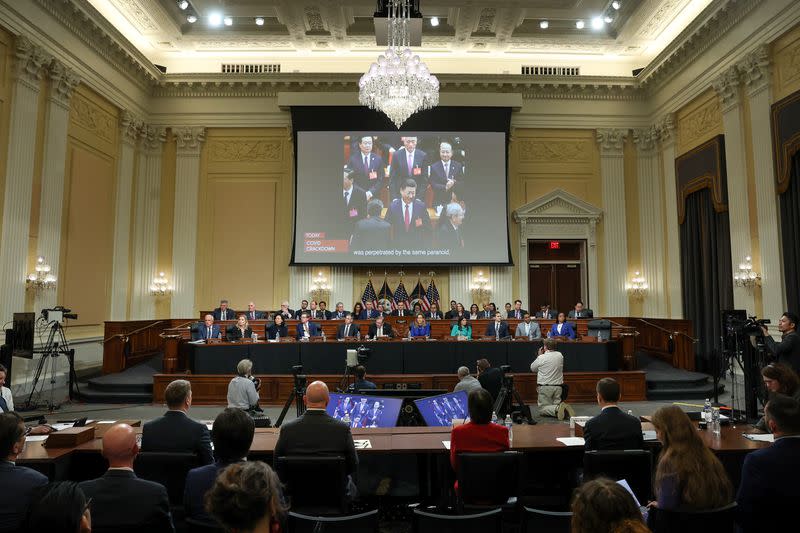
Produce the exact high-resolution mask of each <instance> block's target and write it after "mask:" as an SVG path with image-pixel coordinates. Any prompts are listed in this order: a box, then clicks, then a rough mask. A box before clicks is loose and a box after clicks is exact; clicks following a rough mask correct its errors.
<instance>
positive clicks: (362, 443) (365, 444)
mask: <svg viewBox="0 0 800 533" xmlns="http://www.w3.org/2000/svg"><path fill="white" fill-rule="evenodd" d="M353 443H354V444H355V445H356V449H357V450H367V449H370V448H372V443H371V442H370V441H369V439H354V440H353Z"/></svg>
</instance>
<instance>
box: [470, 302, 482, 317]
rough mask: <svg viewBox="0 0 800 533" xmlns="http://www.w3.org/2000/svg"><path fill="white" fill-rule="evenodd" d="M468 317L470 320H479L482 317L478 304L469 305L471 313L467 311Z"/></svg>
mask: <svg viewBox="0 0 800 533" xmlns="http://www.w3.org/2000/svg"><path fill="white" fill-rule="evenodd" d="M467 318H469V319H470V320H478V319H479V318H480V311H479V310H478V304H472V305H470V306H469V313H467Z"/></svg>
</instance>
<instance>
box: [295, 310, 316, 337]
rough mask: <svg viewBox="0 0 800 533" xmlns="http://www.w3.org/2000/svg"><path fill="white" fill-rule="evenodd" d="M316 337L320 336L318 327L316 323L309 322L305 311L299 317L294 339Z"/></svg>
mask: <svg viewBox="0 0 800 533" xmlns="http://www.w3.org/2000/svg"><path fill="white" fill-rule="evenodd" d="M317 335H321V333H320V329H319V326H318V325H317V324H316V323H314V322H311V320H310V318H309V316H308V311H306V312H305V313H303V314H302V315H300V322H298V324H297V331H296V333H295V336H294V338H295V339H297V340H301V339H303V338H308V337H316V336H317Z"/></svg>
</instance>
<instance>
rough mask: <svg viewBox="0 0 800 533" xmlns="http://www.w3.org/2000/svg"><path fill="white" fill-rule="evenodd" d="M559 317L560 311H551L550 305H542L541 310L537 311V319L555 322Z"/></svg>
mask: <svg viewBox="0 0 800 533" xmlns="http://www.w3.org/2000/svg"><path fill="white" fill-rule="evenodd" d="M557 316H558V311H556V310H555V309H550V304H549V303H544V304H542V306H541V307H540V308H539V310H538V311H536V318H544V319H545V320H555V319H556V317H557Z"/></svg>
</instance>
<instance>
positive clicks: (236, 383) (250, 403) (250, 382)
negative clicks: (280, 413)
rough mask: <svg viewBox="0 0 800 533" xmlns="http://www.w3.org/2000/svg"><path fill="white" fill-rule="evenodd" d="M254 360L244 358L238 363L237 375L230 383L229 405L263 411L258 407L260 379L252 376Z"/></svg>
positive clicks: (245, 409) (247, 409)
mask: <svg viewBox="0 0 800 533" xmlns="http://www.w3.org/2000/svg"><path fill="white" fill-rule="evenodd" d="M252 372H253V362H252V361H251V360H250V359H242V360H241V361H239V364H238V365H236V374H237V375H236V377H235V378H233V379H232V380H231V382H230V383H228V407H233V408H236V409H242V410H244V411H261V409H260V408H259V407H258V388H259V386H260V385H261V383H260V381H258V380H257V379H256V378H254V377H253V376H252Z"/></svg>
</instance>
